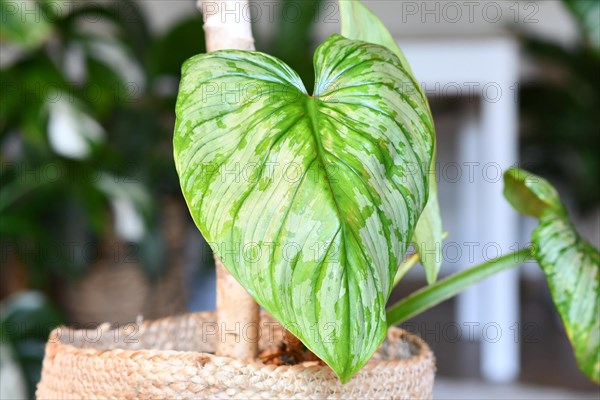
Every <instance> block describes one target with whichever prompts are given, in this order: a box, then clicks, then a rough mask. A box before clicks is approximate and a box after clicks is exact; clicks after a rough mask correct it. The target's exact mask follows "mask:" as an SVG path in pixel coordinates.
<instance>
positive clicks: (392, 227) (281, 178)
mask: <svg viewBox="0 0 600 400" xmlns="http://www.w3.org/2000/svg"><path fill="white" fill-rule="evenodd" d="M340 10H341V14H342V17H343V22H342V34H343V35H344V36H345V37H344V36H340V35H334V36H332V37H330V38H329V39H327V40H326V41H325V42H324V43H323V44H321V46H319V48H318V49H317V50H316V53H315V70H316V77H315V81H316V83H315V92H314V94H313V95H312V96H309V95H308V94H307V93H306V90H305V89H304V87H303V85H302V82H301V81H300V80H299V79H298V78H297V75H296V74H295V73H294V72H293V71H292V70H291V69H290V68H289V67H287V66H286V65H285V64H283V63H282V62H281V61H279V60H277V59H275V58H273V57H270V56H267V55H265V54H261V53H257V52H251V51H248V50H251V48H252V38H251V35H250V29H249V26H248V25H247V26H235V27H229V26H227V24H225V23H224V21H226V18H225V19H221V17H222V15H219V14H218V13H208V12H207V11H208V10H204V11H205V13H204V14H205V15H204V16H205V28H206V36H207V50H209V51H211V50H217V49H221V48H242V49H243V50H222V51H216V52H214V53H207V54H203V55H198V56H195V57H193V58H192V59H190V60H188V61H187V62H186V64H185V65H184V67H183V78H182V82H181V85H180V93H179V98H178V104H177V118H178V120H177V124H176V129H175V161H176V166H177V169H178V172H179V176H180V181H181V186H182V190H183V193H184V196H185V197H186V201H187V203H188V206H189V208H190V212H191V214H192V216H193V218H194V220H195V221H196V223H197V225H198V226H199V228H200V230H201V231H202V233H203V234H204V236H205V237H206V238H207V240H208V241H209V243H210V245H211V247H212V248H213V250H214V251H215V253H216V255H217V256H218V260H220V261H222V264H221V262H220V261H219V262H218V263H217V264H220V265H219V266H218V268H219V275H220V276H219V278H218V279H219V283H218V290H219V294H218V296H219V299H218V300H219V301H218V314H217V324H216V325H215V324H214V321H215V319H214V316H209V315H198V316H184V317H180V318H177V319H173V320H170V321H157V322H156V323H145V324H142V325H141V326H140V327H139V328H137V329H139V330H138V331H136V332H137V333H138V334H139V336H137V339H139V340H138V341H137V342H133V343H130V344H127V342H125V341H124V340H122V339H119V340H111V338H112V337H113V335H115V334H117V335H118V337H119V338H122V334H119V333H122V330H112V331H109V332H110V335H108V336H109V338H105V336H104V335H101V337H100V339H98V340H96V341H95V342H93V343H92V342H91V341H90V340H86V338H87V335H88V334H89V333H87V332H70V331H69V334H68V335H60V337H57V336H54V337H51V339H52V340H50V341H49V344H48V347H47V355H46V361H45V364H44V376H43V378H42V382H41V383H40V386H39V388H38V395H39V396H40V397H54V396H57V395H63V396H64V395H66V394H69V393H70V394H76V395H79V396H82V395H86V396H91V395H94V394H95V395H97V396H107V397H110V396H114V397H122V396H128V395H132V396H139V397H144V396H157V395H159V396H160V395H162V396H172V395H178V394H179V395H182V394H183V395H196V396H211V395H214V396H220V397H293V396H297V397H304V396H307V395H310V394H312V395H314V396H317V397H327V396H330V397H336V396H337V397H348V396H352V395H354V396H356V395H359V396H360V395H362V396H363V397H364V396H365V393H364V392H357V391H356V390H359V389H357V388H361V387H363V388H364V387H366V386H369V388H368V389H370V387H376V388H378V389H381V390H387V392H385V393H384V392H381V391H379V392H376V393H375V394H376V395H378V396H379V397H381V396H384V395H385V396H387V397H390V396H391V397H402V398H407V397H429V396H430V395H431V385H432V380H431V379H430V378H432V376H433V370H432V369H431V357H430V356H428V351H427V349H426V347H425V346H424V344H422V343H419V342H418V341H415V340H414V339H411V338H410V337H409V338H408V339H407V341H409V342H410V343H412V347H415V348H416V350H417V351H416V353H417V354H418V355H416V357H415V356H414V355H411V354H412V352H411V351H410V350H409V351H408V357H406V356H405V357H404V358H406V359H405V360H404V361H394V359H396V358H402V357H401V356H400V355H399V354H397V353H398V352H399V351H398V349H399V348H400V347H401V346H399V343H400V342H401V341H398V340H394V337H395V338H396V339H397V338H399V337H405V336H403V335H404V334H402V333H400V332H397V331H395V330H394V329H395V328H393V325H395V324H397V323H398V322H401V321H403V320H404V319H406V318H408V317H410V316H412V315H414V314H416V313H418V312H421V311H423V310H425V309H427V308H429V307H431V306H433V305H435V304H437V303H439V302H441V301H443V300H445V299H447V298H449V297H451V296H453V295H455V294H456V293H458V292H459V291H461V290H462V289H464V288H465V287H467V286H468V285H470V284H473V283H475V282H478V281H480V280H481V279H484V278H485V277H487V276H490V275H492V274H494V273H497V272H499V271H502V270H504V269H507V268H510V267H513V266H516V265H519V264H521V263H522V262H524V261H525V260H527V259H529V258H530V257H535V258H536V259H537V260H538V262H539V263H540V265H541V267H542V269H543V270H544V272H545V273H546V276H547V278H548V282H549V284H550V288H551V292H552V295H553V299H554V301H555V303H556V305H557V308H558V311H559V313H560V314H561V317H562V318H563V322H564V324H565V327H566V328H567V333H568V336H569V339H570V340H571V341H572V343H573V346H574V350H575V354H576V357H577V359H578V361H579V364H580V366H581V368H582V370H583V371H584V372H585V373H586V374H587V375H588V376H589V377H590V378H591V379H592V380H595V381H598V380H599V374H600V364H599V362H598V351H599V347H598V336H597V332H598V331H599V329H598V328H599V325H598V324H599V320H598V317H597V314H598V296H599V294H600V292H599V290H600V286H599V283H598V282H599V273H600V271H599V269H600V255H599V253H598V251H597V250H596V249H594V248H593V247H592V246H591V245H590V244H588V243H587V242H585V241H584V240H583V239H582V238H580V237H579V236H578V235H577V233H576V232H575V231H574V229H573V227H572V226H571V225H570V223H569V221H568V217H567V214H566V211H565V210H564V208H563V206H562V205H561V203H560V200H559V198H558V195H557V193H556V191H555V190H554V189H553V188H552V187H551V186H550V185H549V184H548V183H547V182H546V181H544V180H543V179H541V178H538V177H536V176H534V175H531V174H528V173H526V172H524V171H522V170H519V169H517V168H511V169H509V170H507V172H506V174H505V196H506V197H507V199H508V200H509V201H510V202H511V204H513V205H514V206H515V208H516V209H517V210H518V211H520V212H522V213H525V214H527V215H531V216H534V217H537V218H538V219H539V220H540V225H539V227H538V228H537V229H536V231H535V232H534V234H533V237H532V242H533V246H532V247H531V248H525V249H522V250H519V251H517V252H515V253H512V254H509V255H505V256H502V257H500V258H497V259H494V260H490V261H488V262H486V263H484V264H482V265H479V266H476V267H473V268H471V269H469V270H466V271H463V272H460V273H458V274H455V275H453V276H451V277H449V278H446V279H443V280H440V281H437V282H436V278H437V273H438V270H439V263H440V260H441V258H440V257H436V254H427V253H426V252H425V251H422V252H421V253H422V254H421V253H419V249H427V248H431V247H432V246H430V245H431V244H435V243H439V242H440V241H441V238H442V230H441V223H440V219H439V212H438V207H437V195H436V188H435V180H434V179H430V175H431V172H432V171H431V168H430V167H431V166H432V165H434V162H433V161H434V159H435V139H434V134H433V124H432V122H431V115H430V112H429V108H428V105H427V101H426V99H425V97H424V95H423V93H422V91H421V89H420V88H419V85H418V84H417V83H416V82H415V80H414V78H413V77H412V74H411V72H410V68H409V66H408V64H407V63H406V61H405V59H404V57H403V56H402V53H401V52H400V50H399V49H398V48H397V47H396V45H395V43H394V42H393V40H392V37H391V35H390V34H389V33H388V32H387V31H386V30H385V28H384V27H383V25H382V24H381V23H380V21H379V20H378V19H377V18H376V17H375V16H374V15H373V14H372V13H370V12H369V11H368V10H367V9H366V8H364V6H362V5H361V4H360V3H359V2H358V1H341V2H340ZM215 16H216V17H215ZM291 168H294V170H290V169H291ZM409 241H412V242H414V243H415V244H416V248H417V253H416V255H415V256H411V257H410V258H408V259H406V260H404V259H403V258H404V253H405V251H406V249H407V247H408V244H409ZM419 258H420V259H421V262H422V264H423V265H424V267H425V270H426V274H427V277H428V281H429V286H427V287H426V288H423V289H422V290H420V291H417V292H415V293H414V294H412V295H410V296H408V297H406V298H405V299H403V300H402V301H400V302H399V303H397V304H395V305H393V306H392V307H391V308H390V309H388V310H386V309H385V306H386V301H387V299H388V297H389V294H390V291H391V289H392V288H393V286H394V285H395V284H397V283H398V282H399V281H400V280H401V278H402V276H403V275H404V274H405V273H406V271H407V270H408V269H410V268H411V267H412V266H414V265H415V264H416V260H417V259H419ZM224 266H226V268H225V267H224ZM229 273H231V275H229ZM234 278H235V279H234ZM236 282H239V283H240V284H241V286H242V287H243V288H245V289H246V290H247V292H248V293H250V294H251V296H252V297H249V296H247V295H246V294H245V293H244V291H242V290H241V287H239V286H236V285H237V283H236ZM225 290H227V292H225ZM252 299H256V301H257V302H258V303H260V304H261V305H262V306H263V307H264V309H265V310H266V311H267V312H268V313H270V314H271V315H272V316H273V317H275V318H276V319H277V320H278V321H279V322H280V323H281V324H282V325H283V327H284V328H285V329H287V331H288V332H289V333H285V332H286V331H285V330H283V328H279V329H278V330H277V332H278V333H277V335H281V336H284V335H285V336H287V338H286V339H283V338H282V339H281V340H282V343H283V344H284V346H283V348H281V347H279V349H275V352H277V351H278V350H279V352H280V353H279V354H277V353H276V354H277V355H278V358H285V357H286V356H289V354H287V353H289V351H288V350H289V349H290V348H292V349H293V350H294V351H293V353H294V354H298V353H303V354H302V356H299V357H296V359H295V360H294V361H296V362H297V365H292V366H279V367H275V366H269V365H264V364H260V363H256V362H253V361H252V359H253V358H255V357H256V355H257V347H259V348H262V349H265V348H268V347H269V344H271V345H272V344H273V339H272V338H271V340H268V339H270V338H268V337H267V338H265V336H264V335H258V333H261V332H262V328H261V327H263V328H264V324H265V321H267V322H270V319H269V317H268V316H266V315H265V316H264V317H263V318H262V321H261V322H260V323H259V321H258V318H259V316H258V307H257V305H256V303H255V302H254V301H253V300H252ZM231 300H236V302H235V303H233V302H232V301H231ZM240 322H243V325H242V330H235V329H233V330H232V329H231V327H232V326H235V325H239V324H240ZM206 323H209V325H208V326H210V327H211V329H212V328H214V329H217V330H218V331H215V330H212V331H211V332H212V334H214V333H215V332H219V334H220V336H219V337H218V338H219V339H220V340H214V339H213V340H212V341H211V340H208V339H207V338H206V337H205V334H206V333H207V331H208V326H207V325H206ZM388 327H392V328H390V329H391V331H392V335H391V339H392V340H389V339H388V341H387V342H385V344H384V345H383V347H382V349H381V350H380V351H379V353H377V355H376V357H375V358H376V359H375V360H373V361H372V362H371V363H369V364H367V367H366V369H364V370H362V371H365V370H366V371H367V372H366V373H364V374H363V372H362V371H360V372H359V370H361V368H363V367H364V366H365V364H366V363H367V362H368V361H369V359H371V357H372V356H373V354H374V353H375V352H376V350H377V348H378V347H379V346H380V345H381V343H382V341H383V340H384V338H385V337H386V332H387V330H388ZM106 328H107V327H106ZM134 329H135V327H134ZM173 329H174V330H175V331H173ZM244 329H246V330H244ZM248 329H252V333H251V334H249V333H248ZM244 332H245V333H244ZM394 332H396V333H394ZM60 333H61V331H55V334H56V335H58V334H60ZM62 333H64V332H62ZM100 333H103V332H100ZM290 333H291V334H290ZM161 335H163V336H165V337H161ZM292 335H293V336H292ZM65 336H66V337H65ZM211 336H212V335H211ZM259 336H260V339H257V338H258V337H259ZM201 337H202V338H203V339H204V340H202V339H201ZM277 337H279V336H277ZM295 337H297V338H299V339H300V341H301V343H302V344H300V342H297V343H295V344H294V338H295ZM71 338H73V339H71ZM69 340H71V342H69ZM260 341H262V342H261V343H258V342H260ZM265 341H266V343H265ZM215 342H216V343H215ZM294 346H296V347H295V348H294ZM121 347H125V349H122V348H121ZM410 347H411V346H410V345H409V348H410ZM307 348H308V349H310V350H311V351H312V352H313V353H314V355H316V356H317V357H318V358H316V359H314V358H313V359H312V360H311V361H304V360H306V359H308V358H309V357H310V352H309V351H307ZM172 350H178V351H176V352H173V351H172ZM190 350H196V351H190ZM208 350H210V351H216V352H217V356H213V355H209V354H199V353H198V351H201V352H206V351H208ZM271 350H272V349H271ZM305 354H307V355H306V356H305ZM305 357H306V358H305ZM382 357H383V358H384V359H385V358H386V357H387V358H391V359H392V361H389V362H388V363H383V364H379V363H378V360H377V359H381V358H382ZM428 357H429V362H426V363H425V365H424V367H423V365H422V364H421V368H422V369H423V368H424V369H427V368H429V371H428V372H426V373H425V376H426V378H425V379H426V380H427V379H429V380H427V381H423V380H421V379H417V380H416V381H414V382H413V381H410V378H409V377H407V376H405V375H404V376H403V375H402V374H403V372H402V371H415V369H411V368H415V366H414V364H419V363H422V362H423V360H424V359H425V360H426V359H427V358H428ZM267 358H268V357H267ZM415 358H416V359H415ZM265 359H266V358H265ZM319 360H321V361H319ZM411 361H412V362H414V364H413V366H411ZM322 362H324V363H326V364H327V365H328V366H325V365H323V364H322ZM306 363H308V364H306ZM75 365H77V368H75V367H74V366H75ZM82 368H83V370H82ZM86 368H93V369H94V370H96V371H99V372H98V373H97V374H89V373H88V371H87V370H86ZM123 369H125V370H126V373H124V374H123ZM111 371H112V372H111ZM115 371H117V372H115ZM161 371H162V373H161ZM332 371H333V372H332ZM373 371H378V372H379V373H378V374H376V373H373ZM333 373H335V375H337V377H338V378H339V380H338V378H335V376H334V375H333ZM117 374H118V375H117ZM355 374H358V375H357V377H355V378H353V376H354V375H355ZM390 374H391V375H390ZM394 374H398V375H394ZM384 375H385V378H386V379H387V380H385V381H380V380H379V379H381V378H382V377H383V376H384ZM394 377H395V379H394ZM81 379H84V380H85V379H88V380H87V381H84V382H83V383H82V382H81V381H80V380H81ZM357 379H358V383H357ZM406 380H408V381H409V385H408V387H406ZM367 384H369V385H367ZM413 385H414V386H416V387H418V390H419V391H418V392H414V391H411V390H412V389H411V386H413ZM347 388H352V389H353V390H354V391H352V390H351V391H350V392H346V390H347ZM369 393H370V394H371V395H373V393H371V392H369Z"/></svg>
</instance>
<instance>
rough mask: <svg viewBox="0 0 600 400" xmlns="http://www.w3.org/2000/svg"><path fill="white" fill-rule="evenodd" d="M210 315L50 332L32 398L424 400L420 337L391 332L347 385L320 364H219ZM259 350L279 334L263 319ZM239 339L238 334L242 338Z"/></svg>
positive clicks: (425, 351) (429, 368)
mask: <svg viewBox="0 0 600 400" xmlns="http://www.w3.org/2000/svg"><path fill="white" fill-rule="evenodd" d="M216 327H217V325H216V323H215V314H214V313H210V312H202V313H194V314H186V315H183V316H179V317H172V318H165V319H160V320H156V321H145V322H142V323H140V324H130V325H125V326H121V327H119V328H116V329H111V328H110V326H109V325H108V324H106V325H101V326H99V327H98V328H97V329H92V330H79V331H74V330H71V329H69V328H57V329H55V330H54V331H53V332H52V333H51V335H50V338H49V340H48V343H47V345H46V354H45V358H44V364H43V370H42V379H41V381H40V383H39V384H38V388H37V393H36V395H37V397H38V399H53V398H61V399H71V398H77V399H81V398H86V399H92V398H93V399H98V398H109V399H133V398H136V399H158V398H161V399H164V398H224V399H273V398H276V399H308V398H312V399H326V398H327V399H350V398H361V399H367V398H368V399H381V398H385V399H429V398H431V395H432V389H433V379H434V374H435V365H434V363H435V361H434V357H433V354H432V353H431V351H430V350H429V347H428V346H427V344H426V343H425V342H423V341H422V340H421V339H420V338H418V337H416V336H414V335H412V334H409V333H407V332H405V331H403V330H401V329H397V328H392V329H390V330H389V334H388V337H387V339H386V340H385V341H384V343H383V344H382V346H381V347H380V348H379V350H378V351H377V353H376V354H375V355H374V356H373V358H372V359H371V360H370V361H369V362H368V363H367V365H366V366H365V367H364V368H362V369H361V370H360V371H359V372H358V373H357V374H356V375H355V376H354V377H353V378H352V379H351V380H350V382H348V383H346V384H341V383H340V382H339V380H338V378H337V377H336V376H335V374H334V373H333V371H332V370H331V369H330V368H329V367H328V366H325V365H322V364H320V363H318V362H304V363H302V364H298V365H282V366H276V365H267V364H263V363H261V362H241V361H238V360H235V359H232V358H227V357H217V356H215V355H213V354H211V353H214V349H215V343H216V340H218V337H217V335H216V334H215V328H216ZM259 331H260V332H261V336H260V342H259V347H260V348H261V349H262V350H265V349H269V348H273V347H276V346H278V344H279V343H281V338H282V335H283V334H284V333H282V332H283V329H282V328H281V326H280V325H279V324H276V323H274V322H273V320H272V319H271V318H270V317H268V316H266V315H263V316H262V319H261V325H260V330H259ZM242 334H243V331H242Z"/></svg>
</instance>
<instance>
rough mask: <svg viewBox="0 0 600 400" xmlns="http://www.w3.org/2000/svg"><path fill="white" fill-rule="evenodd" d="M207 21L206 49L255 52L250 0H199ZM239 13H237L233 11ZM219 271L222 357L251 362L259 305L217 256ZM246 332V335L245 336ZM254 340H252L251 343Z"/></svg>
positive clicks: (254, 353) (219, 351)
mask: <svg viewBox="0 0 600 400" xmlns="http://www.w3.org/2000/svg"><path fill="white" fill-rule="evenodd" d="M196 6H197V7H198V9H199V10H200V11H201V12H202V15H203V18H204V33H205V38H206V50H207V51H208V52H211V51H217V50H225V49H234V50H254V38H253V37H252V29H251V26H250V19H249V18H246V17H245V16H244V15H243V11H242V10H248V0H223V1H219V2H215V1H208V0H198V2H197V3H196ZM231 10H235V11H233V12H232V11H231ZM215 263H216V268H217V323H218V327H219V328H218V329H219V333H220V335H219V339H220V340H217V348H216V354H217V355H218V356H225V357H232V358H237V359H239V360H242V361H250V360H253V359H255V358H256V357H257V355H258V340H256V339H257V338H258V336H257V333H258V332H254V331H253V330H258V329H259V322H260V313H259V307H258V304H257V303H256V302H255V301H254V299H253V298H252V297H251V296H250V295H249V294H248V292H247V291H246V289H244V288H243V287H242V285H240V284H239V283H238V282H237V281H236V280H235V278H234V277H233V276H232V275H231V274H230V273H229V271H227V269H226V268H225V266H224V265H223V264H222V263H221V261H220V260H219V259H218V258H217V257H216V256H215ZM242 332H244V335H242ZM250 339H251V340H250Z"/></svg>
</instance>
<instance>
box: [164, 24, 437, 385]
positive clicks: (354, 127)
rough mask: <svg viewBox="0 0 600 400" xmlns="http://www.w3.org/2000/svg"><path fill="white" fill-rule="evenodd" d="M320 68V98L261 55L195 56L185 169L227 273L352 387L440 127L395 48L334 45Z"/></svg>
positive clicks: (184, 182) (181, 128)
mask: <svg viewBox="0 0 600 400" xmlns="http://www.w3.org/2000/svg"><path fill="white" fill-rule="evenodd" d="M314 63H315V70H316V83H315V93H314V94H313V96H309V95H308V94H307V93H306V90H305V88H304V86H303V84H302V82H301V81H300V79H299V77H298V75H297V74H296V73H295V72H294V71H292V70H291V69H290V68H289V67H287V66H286V65H285V64H284V63H282V62H281V61H279V60H277V59H276V58H273V57H271V56H268V55H265V54H262V53H259V52H241V51H235V50H227V51H218V52H213V53H208V54H201V55H198V56H195V57H193V58H191V59H190V60H188V61H187V62H186V63H185V64H184V67H183V78H182V81H181V84H180V91H179V97H178V102H177V107H176V114H177V123H176V127H175V138H174V147H175V163H176V166H177V170H178V173H179V176H180V181H181V186H182V190H183V194H184V196H185V198H186V201H187V203H188V206H189V208H190V210H191V214H192V216H193V218H194V220H195V222H196V224H197V225H198V227H199V228H200V230H201V231H202V233H203V234H204V236H205V238H206V239H207V241H208V242H209V244H210V245H211V247H212V248H213V250H214V251H215V252H216V253H217V254H218V255H219V257H220V258H221V260H222V261H223V263H224V264H225V266H226V267H227V268H228V269H229V270H230V271H231V273H232V274H233V276H235V277H236V279H237V280H238V281H239V282H240V283H241V284H242V285H243V286H244V287H245V288H246V289H247V290H248V292H249V293H250V294H251V295H252V296H253V297H254V298H255V299H256V300H257V301H258V302H259V303H260V304H261V305H262V306H263V307H264V308H265V309H266V310H267V311H269V312H270V313H271V314H273V315H274V316H275V317H276V318H277V319H278V320H279V321H280V322H281V323H282V324H283V325H284V326H285V327H286V328H287V329H288V330H290V331H291V332H292V333H293V334H295V335H296V336H298V337H299V338H300V339H301V340H302V341H303V342H304V344H305V345H306V346H307V347H309V348H310V349H311V350H312V351H313V352H314V353H315V354H317V355H318V356H319V357H320V358H321V359H323V360H324V361H325V362H326V363H327V364H329V365H330V366H331V367H332V369H333V370H334V371H335V372H336V373H337V374H338V376H339V377H340V379H341V380H342V381H343V382H345V381H347V380H349V379H350V378H351V376H352V375H353V374H354V373H355V372H356V371H357V370H358V369H360V367H362V366H363V365H364V364H365V363H366V362H367V361H368V359H369V358H370V357H371V355H372V354H373V353H374V351H375V350H376V349H377V347H378V346H379V344H380V343H381V342H382V340H383V339H384V337H385V334H386V330H387V325H386V314H385V305H386V302H387V300H388V298H389V295H390V292H391V289H392V282H393V278H394V274H395V272H396V270H397V269H398V266H399V265H400V263H401V262H402V259H403V256H404V253H405V251H406V248H407V245H408V239H409V238H411V237H412V235H413V231H414V228H415V225H416V222H417V220H418V218H419V215H420V213H421V211H422V210H423V208H424V207H425V203H426V201H427V187H428V178H429V175H428V174H427V168H426V167H427V166H428V165H430V162H431V157H432V152H433V141H432V138H433V124H432V121H431V118H430V113H429V109H428V107H427V102H426V99H425V98H424V97H423V96H422V95H421V92H420V91H419V90H416V86H417V83H416V82H415V81H414V79H413V78H412V77H411V76H410V74H408V73H407V72H406V70H405V69H404V68H403V66H402V64H401V63H400V61H399V59H398V58H397V57H396V56H395V55H394V54H393V53H392V52H390V51H389V50H388V49H386V48H384V47H382V46H379V45H374V44H370V43H365V42H359V41H353V40H348V39H346V38H343V37H342V36H339V35H333V36H332V37H330V38H329V39H328V40H326V41H325V42H324V43H323V44H322V45H321V46H319V48H318V49H317V50H316V53H315V58H314ZM413 166H419V168H417V170H414V168H412V167H413ZM423 166H424V167H423Z"/></svg>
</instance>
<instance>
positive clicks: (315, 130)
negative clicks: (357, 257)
mask: <svg viewBox="0 0 600 400" xmlns="http://www.w3.org/2000/svg"><path fill="white" fill-rule="evenodd" d="M316 102H317V100H316V99H315V98H314V97H312V96H309V97H308V98H307V99H306V110H307V114H308V117H309V119H310V122H311V126H312V129H311V135H312V136H313V140H314V141H315V144H316V146H315V149H316V152H317V160H318V162H319V164H321V167H322V168H323V171H324V172H323V173H324V174H325V180H326V181H327V185H328V187H329V192H330V193H331V198H332V199H333V203H334V205H335V209H336V212H337V215H338V218H339V222H340V229H341V238H340V242H341V250H342V251H341V252H340V256H341V257H340V265H345V264H346V257H347V251H346V224H345V223H344V221H343V218H342V215H343V214H342V210H341V208H340V205H339V204H338V200H337V197H336V193H335V191H334V190H333V186H332V185H331V180H330V179H329V174H328V173H327V166H326V165H325V160H324V158H323V152H325V151H326V150H325V148H324V147H323V143H322V142H321V136H320V134H319V132H320V131H319V127H318V124H317V118H318V114H319V113H318V110H317V104H316ZM344 281H345V284H346V290H348V296H344V297H345V298H346V307H347V309H348V310H350V292H349V291H350V282H349V278H348V271H346V272H345V273H344ZM316 304H317V302H315V305H316ZM345 314H346V315H345V316H344V318H345V319H346V324H345V325H346V326H350V315H349V314H350V312H347V313H345ZM349 334H350V332H348V331H346V332H344V336H346V339H348V337H349ZM346 342H347V343H348V351H350V342H349V341H348V340H346Z"/></svg>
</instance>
